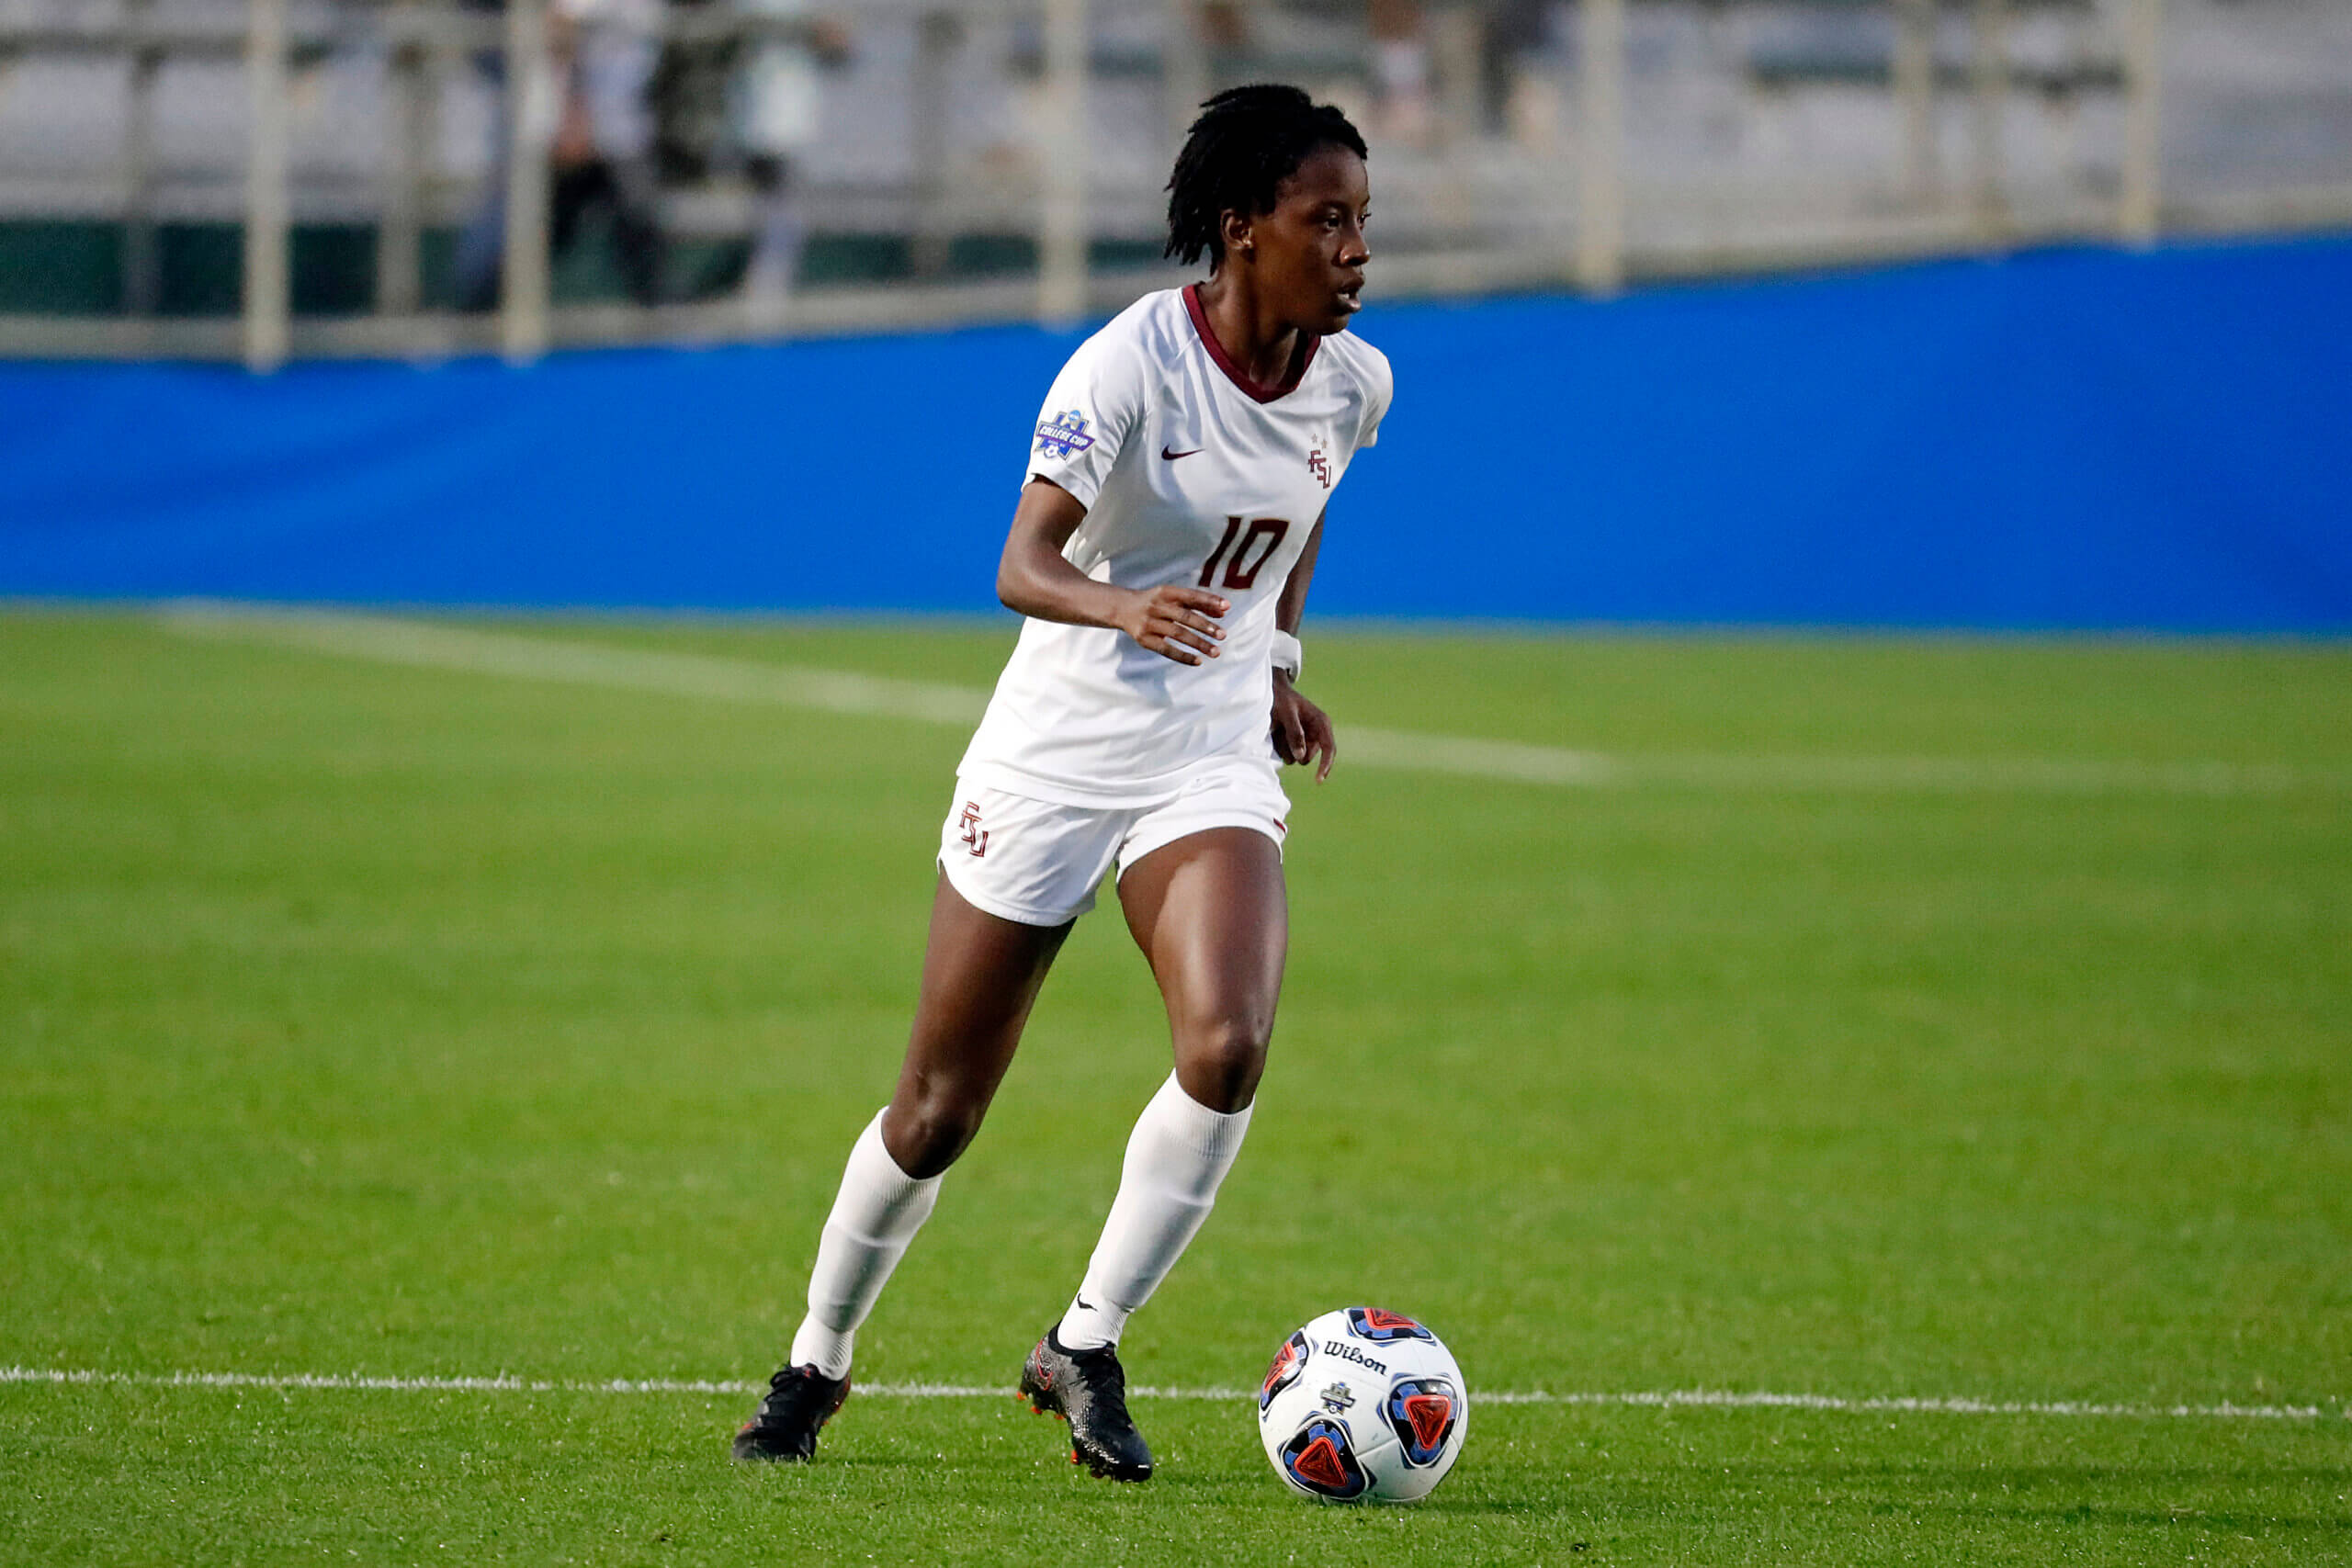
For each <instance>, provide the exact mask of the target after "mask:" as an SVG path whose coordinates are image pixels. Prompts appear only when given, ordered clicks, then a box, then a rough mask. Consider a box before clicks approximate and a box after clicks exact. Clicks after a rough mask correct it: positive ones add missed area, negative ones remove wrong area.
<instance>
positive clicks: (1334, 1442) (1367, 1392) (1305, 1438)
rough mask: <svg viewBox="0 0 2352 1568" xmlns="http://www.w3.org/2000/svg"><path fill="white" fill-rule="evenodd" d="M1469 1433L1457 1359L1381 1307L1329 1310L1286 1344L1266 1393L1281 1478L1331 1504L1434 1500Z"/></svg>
mask: <svg viewBox="0 0 2352 1568" xmlns="http://www.w3.org/2000/svg"><path fill="white" fill-rule="evenodd" d="M1469 1426H1470V1400H1469V1397H1468V1394H1467V1393H1466V1392H1465V1391H1464V1388H1463V1386H1462V1369H1461V1368H1459V1367H1457V1366H1455V1365H1454V1364H1453V1353H1452V1352H1451V1351H1449V1350H1447V1349H1446V1348H1445V1347H1444V1346H1443V1345H1442V1344H1440V1343H1439V1342H1438V1337H1437V1336H1436V1335H1434V1334H1432V1333H1430V1331H1429V1330H1428V1329H1426V1328H1423V1327H1422V1326H1421V1325H1419V1324H1418V1323H1415V1322H1414V1321H1413V1320H1412V1319H1411V1318H1409V1317H1404V1316H1400V1315H1398V1314H1396V1313H1393V1312H1383V1311H1382V1310H1381V1309H1380V1308H1378V1307H1342V1308H1341V1309H1340V1310H1339V1311H1338V1312H1327V1313H1325V1314H1323V1315H1322V1316H1321V1317H1318V1318H1317V1319H1316V1320H1315V1321H1314V1322H1312V1323H1310V1324H1308V1325H1306V1327H1304V1328H1302V1329H1300V1330H1299V1331H1298V1332H1297V1333H1295V1334H1294V1335H1292V1336H1291V1337H1289V1338H1288V1339H1285V1340H1284V1341H1283V1348H1281V1349H1279V1350H1277V1351H1275V1352H1274V1364H1273V1365H1272V1366H1271V1367H1268V1368H1267V1369H1266V1382H1265V1384H1264V1386H1263V1387H1261V1389H1260V1390H1259V1393H1258V1438H1259V1440H1260V1441H1261V1442H1263V1443H1264V1444H1265V1445H1266V1458H1267V1459H1269V1460H1270V1461H1272V1462H1273V1466H1274V1473H1275V1474H1277V1475H1279V1476H1281V1477H1282V1478H1283V1481H1284V1482H1286V1483H1288V1484H1290V1485H1291V1486H1294V1487H1295V1488H1296V1489H1298V1490H1299V1491H1301V1492H1304V1493H1306V1495H1308V1496H1310V1497H1318V1498H1321V1499H1323V1500H1324V1501H1326V1502H1331V1503H1353V1502H1375V1503H1411V1502H1416V1501H1418V1500H1419V1499H1420V1498H1423V1497H1426V1496H1428V1495H1430V1492H1431V1491H1433V1490H1434V1489H1435V1488H1436V1486H1437V1483H1439V1482H1441V1481H1442V1480H1444V1479H1445V1472H1447V1471H1449V1470H1452V1469H1453V1461H1454V1459H1455V1457H1456V1456H1457V1455H1459V1454H1460V1453H1461V1452H1462V1438H1463V1435H1464V1433H1465V1432H1467V1431H1468V1430H1469Z"/></svg>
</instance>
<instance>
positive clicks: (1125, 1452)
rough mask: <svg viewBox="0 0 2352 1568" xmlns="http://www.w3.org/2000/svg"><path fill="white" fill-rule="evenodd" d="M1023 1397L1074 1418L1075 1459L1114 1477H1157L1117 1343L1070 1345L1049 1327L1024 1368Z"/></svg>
mask: <svg viewBox="0 0 2352 1568" xmlns="http://www.w3.org/2000/svg"><path fill="white" fill-rule="evenodd" d="M1021 1397H1022V1398H1023V1399H1025V1400H1027V1401H1028V1402H1029V1408H1030V1409H1032V1410H1034V1411H1035V1412H1036V1413H1037V1414H1038V1415H1040V1416H1060V1417H1061V1418H1062V1419H1063V1420H1065V1421H1067V1422H1069V1461H1070V1463H1072V1464H1082V1465H1084V1466H1086V1468H1087V1469H1089V1470H1091V1471H1092V1472H1094V1473H1095V1474H1097V1475H1101V1476H1107V1477H1108V1478H1110V1479H1111V1480H1113V1481H1148V1480H1150V1479H1151V1450H1150V1449H1149V1448H1148V1446H1146V1444H1145V1443H1144V1440H1143V1434H1142V1433H1141V1432H1138V1431H1136V1424H1135V1421H1134V1420H1133V1418H1131V1417H1130V1416H1128V1415H1127V1374H1126V1372H1125V1370H1124V1369H1123V1368H1121V1367H1120V1365H1119V1353H1118V1351H1117V1350H1115V1349H1114V1348H1112V1347H1110V1346H1108V1345H1105V1346H1103V1348H1101V1349H1099V1350H1065V1349H1063V1348H1062V1345H1061V1341H1060V1340H1058V1339H1057V1338H1055V1337H1054V1336H1053V1333H1052V1331H1051V1330H1047V1331H1046V1337H1044V1338H1043V1339H1040V1340H1038V1341H1037V1348H1035V1350H1032V1351H1030V1352H1029V1359H1028V1361H1027V1362H1026V1363H1024V1364H1023V1367H1022V1369H1021Z"/></svg>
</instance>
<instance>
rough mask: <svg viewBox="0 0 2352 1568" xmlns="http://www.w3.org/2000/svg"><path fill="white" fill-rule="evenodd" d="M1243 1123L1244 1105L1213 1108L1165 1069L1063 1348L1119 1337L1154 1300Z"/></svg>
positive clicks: (1196, 1225)
mask: <svg viewBox="0 0 2352 1568" xmlns="http://www.w3.org/2000/svg"><path fill="white" fill-rule="evenodd" d="M1249 1130H1250V1107H1248V1106H1244V1107H1243V1108H1242V1109H1240V1110H1239V1111H1233V1112H1231V1113H1230V1114H1228V1113H1227V1112H1224V1111H1211V1110H1210V1109H1209V1108H1208V1107H1207V1106H1205V1105H1203V1104H1201V1103H1200V1102H1199V1101H1197V1100H1194V1099H1193V1097H1192V1096H1191V1095H1189V1094H1186V1093H1185V1092H1184V1091H1183V1089H1181V1088H1179V1087H1178V1085H1177V1082H1176V1077H1175V1075H1174V1074H1172V1073H1171V1074H1170V1075H1169V1078H1168V1081H1167V1082H1166V1083H1164V1084H1162V1085H1160V1086H1159V1093H1158V1094H1156V1095H1154V1096H1152V1098H1151V1103H1150V1104H1149V1105H1147V1106H1145V1107H1144V1110H1143V1115H1142V1116H1141V1117H1139V1118H1137V1120H1136V1130H1135V1134H1134V1135H1133V1136H1132V1137H1130V1138H1128V1140H1127V1159H1126V1166H1125V1168H1124V1169H1123V1170H1122V1171H1121V1172H1120V1176H1119V1195H1118V1197H1117V1198H1116V1199H1114V1200H1113V1201H1112V1203H1111V1217H1110V1218H1109V1219H1108V1220H1105V1221H1104V1222H1103V1239H1102V1240H1101V1241H1099V1242H1097V1243H1095V1245H1094V1256H1093V1258H1091V1260H1090V1261H1089V1262H1088V1263H1087V1265H1086V1282H1085V1283H1084V1284H1082V1285H1080V1286H1079V1288H1078V1296H1077V1299H1075V1300H1074V1301H1072V1302H1071V1303H1070V1306H1069V1311H1068V1312H1066V1313H1064V1314H1062V1320H1061V1323H1060V1325H1058V1326H1057V1328H1056V1329H1055V1330H1054V1337H1055V1338H1057V1339H1058V1340H1060V1341H1061V1343H1062V1347H1063V1348H1065V1349H1069V1350H1087V1349H1092V1348H1095V1347H1097V1346H1102V1345H1115V1344H1117V1343H1118V1342H1119V1332H1120V1330H1122V1329H1124V1328H1125V1327H1126V1325H1127V1317H1128V1315H1129V1314H1132V1313H1133V1312H1134V1311H1135V1310H1136V1308H1137V1307H1139V1306H1141V1305H1143V1303H1146V1302H1148V1301H1149V1300H1150V1299H1151V1292H1153V1291H1154V1290H1156V1289H1157V1288H1158V1287H1159V1281H1160V1280H1164V1279H1166V1278H1167V1277H1168V1270H1169V1269H1172V1268H1174V1267H1175V1265H1176V1259H1177V1258H1181V1257H1182V1256H1183V1253H1184V1247H1185V1244H1186V1243H1188V1242H1190V1241H1191V1240H1192V1239H1193V1232H1195V1231H1197V1230H1199V1229H1200V1228H1201V1222H1202V1221H1204V1220H1205V1219H1207V1218H1208V1217H1209V1209H1210V1207H1211V1206H1212V1205H1213V1204H1215V1203H1216V1190H1217V1184H1218V1183H1219V1182H1221V1181H1223V1180H1224V1179H1225V1173H1226V1172H1227V1171H1228V1170H1230V1169H1232V1168H1233V1156H1236V1155H1238V1154H1239V1153H1240V1152H1241V1138H1242V1134H1245V1133H1247V1132H1249Z"/></svg>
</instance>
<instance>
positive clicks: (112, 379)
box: [0, 239, 2352, 634]
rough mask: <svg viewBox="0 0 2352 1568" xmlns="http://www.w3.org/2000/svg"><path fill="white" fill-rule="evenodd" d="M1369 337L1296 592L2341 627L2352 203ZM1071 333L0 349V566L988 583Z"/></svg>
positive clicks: (1512, 603)
mask: <svg viewBox="0 0 2352 1568" xmlns="http://www.w3.org/2000/svg"><path fill="white" fill-rule="evenodd" d="M1374 276H1375V281H1376V277H1377V263H1376V262H1375V264H1374ZM1363 332H1364V333H1365V335H1366V336H1368V337H1370V338H1371V339H1372V340H1373V341H1374V342H1375V343H1377V344H1380V345H1381V346H1382V347H1383V348H1385V350H1386V351H1387V352H1388V354H1389V355H1390V356H1391V358H1392V359H1393V361H1394V362H1395V365H1396V368H1397V387H1398V390H1397V404H1396V409H1395V412H1394V414H1393V416H1392V417H1391V419H1390V421H1389V423H1388V426H1387V428H1386V430H1385V433H1384V436H1383V439H1382V442H1381V445H1380V446H1379V447H1378V448H1376V449H1375V450H1374V451H1373V452H1371V453H1368V454H1366V455H1365V456H1364V457H1363V458H1362V459H1361V460H1360V461H1359V462H1358V464H1357V465H1356V467H1355V468H1354V469H1353V470H1352V471H1351V476H1350V478H1349V480H1348V482H1347V484H1346V485H1345V486H1344V487H1343V488H1342V489H1341V490H1340V491H1339V492H1338V495H1337V498H1336V502H1335V504H1334V507H1333V512H1332V517H1331V523H1330V532H1329V539H1328V541H1327V545H1326V547H1325V549H1324V551H1323V555H1322V568H1321V574H1320V577H1319V579H1318V581H1317V585H1316V594H1315V609H1316V610H1317V612H1319V613H1325V614H1354V615H1382V616H1444V617H1502V618H1524V619H1532V620H1549V621H1584V620H1600V621H1613V622H1637V623H1708V624H1717V625H1741V624H1747V625H1758V624H1780V625H1811V626H1953V627H1959V626H1981V627H2009V628H2118V629H2120V628H2146V629H2160V630H2174V631H2222V630H2229V631H2248V632H2287V633H2327V634H2340V633H2343V632H2345V631H2347V630H2352V240H2342V239H2337V240H2323V241H2312V242H2305V243H2273V244H2263V245H2245V246H2210V247H2185V248H2174V249H2168V250H2162V251H2158V252H2154V253H2151V254H2119V253H2114V252H2109V251H2098V250H2080V251H2054V252H2042V253H2034V254H2024V255H2019V256H2014V257H2010V258H2007V259H2005V260H1998V261H1959V262H1944V263H1937V264H1932V265H1918V266H1910V267H1903V268H1897V269H1894V270H1888V271H1881V272H1873V273H1861V274H1854V275H1846V276H1826V277H1812V278H1804V279H1793V280H1792V279H1780V280H1770V281H1755V282H1745V283H1737V284H1716V285H1707V286H1693V287H1685V288H1657V289H1653V290H1648V291H1645V292H1640V293H1636V294H1634V295H1633V296H1631V297H1628V298H1625V299H1619V300H1615V301H1613V302H1609V303H1590V302H1585V301H1580V300H1575V299H1555V298H1538V299H1492V300H1484V301H1479V302H1476V303H1469V304H1458V305H1456V304H1411V305H1397V306H1392V307H1385V308H1383V307H1375V308H1374V309H1372V310H1367V311H1366V312H1365V318H1364V321H1363ZM1076 341H1077V339H1076V336H1075V335H1073V334H1057V333H1046V332H1042V331H1037V330H1033V329H1026V328H1001V329H988V330H975V331H967V332H958V333H945V334H941V335H934V336H924V337H899V338H876V339H865V340H857V341H837V342H814V343H801V344H786V345H781V346H757V347H734V348H723V349H714V350H702V351H684V350H679V351H669V350H663V351H632V352H614V353H583V354H573V355H561V356H558V357H556V358H554V359H551V360H549V361H548V362H547V363H545V364H543V365H540V366H537V367H534V368H530V369H522V370H518V369H512V368H509V367H504V366H503V365H499V364H496V363H492V362H486V361H465V362H459V363H455V364H449V365H444V366H439V367H431V368H411V367H399V366H390V365H375V364H370V365H336V366H305V367H296V368H293V369H290V370H288V371H286V372H284V373H282V374H280V375H277V376H275V377H270V378H254V377H249V376H246V375H244V374H243V373H242V372H238V371H233V370H227V369H214V368H198V367H177V366H135V367H113V366H40V365H13V366H0V595H9V596H19V597H23V596H29V597H60V598H76V599H117V598H160V597H174V596H183V595H198V596H217V597H223V598H238V599H263V600H299V601H311V602H362V603H376V604H466V605H491V604H506V605H518V606H520V605H528V606H610V607H626V606H637V607H648V608H683V607H704V608H713V609H796V610H797V609H819V608H826V609H852V610H894V609H895V610H922V611H933V610H978V609H985V608H988V607H989V606H990V605H991V604H992V597H991V592H990V584H991V581H992V577H993V570H994V565H995V558H996V552H997V547H998V545H999V542H1000V540H1001V536H1002V530H1003V526H1004V523H1005V520H1006V518H1007V517H1008V515H1009V514H1010V511H1011V506H1012V499H1013V495H1014V491H1015V488H1016V485H1017V482H1018V480H1019V479H1020V478H1021V476H1022V473H1023V457H1024V455H1025V446H1026V443H1027V440H1028V436H1029V432H1030V430H1031V429H1032V426H1033V422H1034V419H1035V411H1036V409H1037V405H1038V402H1039V400H1040V399H1041V398H1042V397H1043V395H1044V391H1045V388H1046V384H1047V382H1048V380H1049V379H1050V378H1051V377H1052V375H1053V372H1054V370H1055V369H1056V367H1057V366H1058V365H1059V363H1060V362H1061V360H1062V358H1063V357H1064V356H1065V355H1067V354H1068V353H1069V349H1070V347H1071V346H1072V344H1074V343H1075V342H1076Z"/></svg>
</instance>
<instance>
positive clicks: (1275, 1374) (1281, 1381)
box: [1258, 1333, 1308, 1416]
mask: <svg viewBox="0 0 2352 1568" xmlns="http://www.w3.org/2000/svg"><path fill="white" fill-rule="evenodd" d="M1307 1354H1308V1346H1307V1343H1306V1335H1305V1334H1304V1333H1299V1334H1294V1335H1292V1336H1291V1337H1289V1338H1288V1339H1285V1340H1283V1348H1281V1349H1279V1350H1277V1351H1275V1352H1274V1364H1273V1365H1272V1366H1271V1367H1268V1368H1267V1369H1266V1381H1265V1383H1264V1385H1263V1386H1262V1387H1261V1388H1260V1389H1259V1390H1258V1414H1259V1415H1261V1416H1263V1415H1264V1414H1265V1413H1266V1406H1268V1405H1269V1404H1272V1403H1273V1402H1274V1395H1276V1394H1278V1393H1282V1391H1283V1390H1284V1389H1286V1388H1288V1387H1289V1386H1290V1385H1291V1384H1293V1383H1295V1382H1297V1381H1298V1380H1299V1376H1300V1374H1302V1373H1303V1372H1305V1371H1306V1357H1307Z"/></svg>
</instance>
